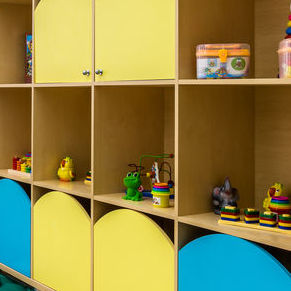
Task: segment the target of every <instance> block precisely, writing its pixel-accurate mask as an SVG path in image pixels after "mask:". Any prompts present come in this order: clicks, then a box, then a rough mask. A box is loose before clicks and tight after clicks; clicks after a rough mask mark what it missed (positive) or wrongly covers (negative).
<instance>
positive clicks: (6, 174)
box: [0, 169, 32, 184]
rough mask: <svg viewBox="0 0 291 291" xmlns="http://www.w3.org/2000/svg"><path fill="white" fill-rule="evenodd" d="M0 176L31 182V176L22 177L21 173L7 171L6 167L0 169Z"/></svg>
mask: <svg viewBox="0 0 291 291" xmlns="http://www.w3.org/2000/svg"><path fill="white" fill-rule="evenodd" d="M0 177H3V178H7V179H11V180H15V181H18V182H23V183H26V184H32V178H28V177H23V176H21V175H17V174H12V173H9V172H8V169H0Z"/></svg>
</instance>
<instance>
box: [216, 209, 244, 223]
mask: <svg viewBox="0 0 291 291" xmlns="http://www.w3.org/2000/svg"><path fill="white" fill-rule="evenodd" d="M220 218H221V219H222V220H228V221H239V220H240V210H239V209H238V208H237V207H235V206H225V207H223V208H221V214H220Z"/></svg>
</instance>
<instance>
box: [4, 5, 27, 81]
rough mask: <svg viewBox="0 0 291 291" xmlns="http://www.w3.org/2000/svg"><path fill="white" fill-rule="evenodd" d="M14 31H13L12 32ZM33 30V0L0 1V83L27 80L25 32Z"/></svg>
mask: <svg viewBox="0 0 291 291" xmlns="http://www.w3.org/2000/svg"><path fill="white" fill-rule="evenodd" d="M11 32H13V33H11ZM31 32H32V0H12V1H9V0H1V1H0V35H1V38H2V40H1V44H0V53H1V56H2V58H3V60H5V61H2V62H1V63H0V83H2V84H15V83H18V84H21V83H24V82H25V34H26V33H28V34H31Z"/></svg>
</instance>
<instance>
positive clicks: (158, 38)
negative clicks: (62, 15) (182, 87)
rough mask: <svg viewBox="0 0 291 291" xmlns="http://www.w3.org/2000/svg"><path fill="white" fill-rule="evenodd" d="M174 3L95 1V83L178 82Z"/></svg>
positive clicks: (159, 0) (165, 0)
mask: <svg viewBox="0 0 291 291" xmlns="http://www.w3.org/2000/svg"><path fill="white" fill-rule="evenodd" d="M175 2H176V1H175V0H95V15H96V17H95V18H96V21H95V26H96V28H95V35H96V37H95V68H96V70H100V69H101V70H103V75H95V79H96V81H119V80H147V79H150V80H151V79H174V78H175Z"/></svg>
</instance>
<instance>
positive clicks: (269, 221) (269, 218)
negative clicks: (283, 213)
mask: <svg viewBox="0 0 291 291" xmlns="http://www.w3.org/2000/svg"><path fill="white" fill-rule="evenodd" d="M260 225H261V226H266V227H275V226H276V225H277V214H276V213H274V212H270V211H265V212H264V213H262V214H261V215H260Z"/></svg>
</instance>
